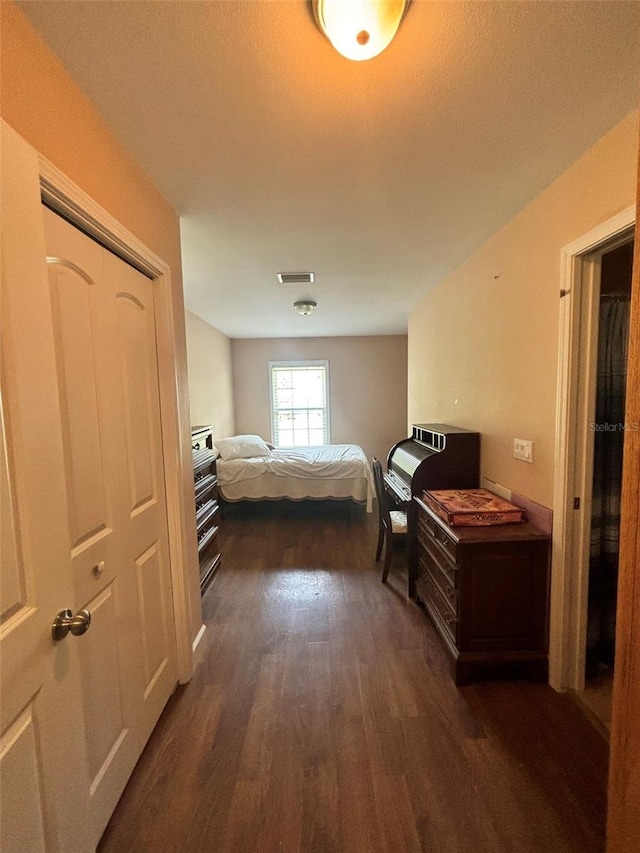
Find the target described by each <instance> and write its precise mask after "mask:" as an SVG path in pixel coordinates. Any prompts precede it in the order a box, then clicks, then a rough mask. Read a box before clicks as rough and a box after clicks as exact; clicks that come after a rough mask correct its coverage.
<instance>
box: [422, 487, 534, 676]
mask: <svg viewBox="0 0 640 853" xmlns="http://www.w3.org/2000/svg"><path fill="white" fill-rule="evenodd" d="M414 500H415V502H416V506H417V540H418V575H417V578H416V585H415V589H416V596H417V597H418V598H419V599H420V600H421V601H422V603H423V604H424V606H425V608H426V610H427V612H428V614H429V615H430V617H431V619H432V620H433V623H434V625H435V627H436V629H437V631H438V633H439V634H440V637H441V638H442V640H443V642H444V645H445V647H446V650H447V652H448V654H449V656H450V658H451V662H452V669H453V675H454V679H455V682H456V684H459V685H462V684H466V683H468V682H469V681H470V680H471V679H472V678H473V677H475V676H477V675H482V674H491V675H492V676H496V675H504V674H508V673H514V672H519V671H520V670H521V669H522V670H525V671H527V673H528V674H529V675H531V676H532V677H535V678H537V679H539V680H544V681H546V679H547V671H548V662H547V652H548V630H549V626H548V622H549V616H548V613H549V606H548V601H549V553H550V548H549V546H550V539H549V536H548V535H547V534H546V533H543V532H542V531H540V530H538V529H537V528H536V527H534V526H533V525H532V524H529V523H528V522H523V523H521V524H503V525H496V526H491V527H459V526H456V527H450V526H448V525H447V524H446V523H445V522H444V521H442V520H441V519H440V518H439V517H438V516H437V515H436V514H435V513H433V512H432V511H431V510H430V509H429V508H428V507H427V506H425V504H424V503H423V502H422V501H421V500H420V499H419V498H415V499H414Z"/></svg>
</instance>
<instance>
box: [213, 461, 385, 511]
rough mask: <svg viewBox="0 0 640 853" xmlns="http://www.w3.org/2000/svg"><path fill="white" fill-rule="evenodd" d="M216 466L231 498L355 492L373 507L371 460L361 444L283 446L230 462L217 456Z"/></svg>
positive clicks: (299, 497) (334, 495)
mask: <svg viewBox="0 0 640 853" xmlns="http://www.w3.org/2000/svg"><path fill="white" fill-rule="evenodd" d="M217 470H218V483H219V486H220V489H221V492H222V495H223V497H225V498H226V499H227V500H241V499H243V498H249V499H253V500H258V499H261V498H282V497H287V498H291V499H293V500H302V499H305V498H312V499H321V498H341V499H342V498H349V497H350V498H352V499H353V500H357V501H366V504H367V512H371V509H372V499H373V484H372V475H371V470H370V466H369V461H368V459H367V457H366V456H365V454H364V451H363V450H362V448H361V447H359V446H358V445H357V444H329V445H325V446H322V447H280V448H277V449H276V450H274V451H272V453H271V454H270V455H269V456H256V457H252V458H250V459H231V460H229V461H227V462H225V461H223V460H221V459H218V462H217ZM258 478H260V479H258ZM252 481H258V482H252ZM300 481H303V482H300Z"/></svg>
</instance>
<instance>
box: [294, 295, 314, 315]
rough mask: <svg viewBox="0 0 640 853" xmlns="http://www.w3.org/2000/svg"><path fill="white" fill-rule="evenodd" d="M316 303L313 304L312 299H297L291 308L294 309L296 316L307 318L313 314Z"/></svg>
mask: <svg viewBox="0 0 640 853" xmlns="http://www.w3.org/2000/svg"><path fill="white" fill-rule="evenodd" d="M317 304H318V303H317V302H314V301H313V299H299V300H298V301H297V302H294V303H293V307H294V308H295V309H296V311H297V312H298V314H302V316H303V317H308V316H309V314H313V312H314V311H315V310H316V306H317Z"/></svg>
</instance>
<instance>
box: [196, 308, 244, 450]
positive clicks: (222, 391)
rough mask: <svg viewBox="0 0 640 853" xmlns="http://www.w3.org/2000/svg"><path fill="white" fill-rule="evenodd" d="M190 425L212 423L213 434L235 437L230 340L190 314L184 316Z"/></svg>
mask: <svg viewBox="0 0 640 853" xmlns="http://www.w3.org/2000/svg"><path fill="white" fill-rule="evenodd" d="M185 317H186V329H187V364H188V366H189V397H190V399H191V423H192V424H213V435H214V438H215V437H216V436H218V435H219V436H225V435H233V434H234V432H235V425H234V417H233V387H232V377H231V341H230V340H229V338H228V337H227V336H226V335H223V334H222V332H219V331H218V330H217V329H214V328H213V326H210V325H209V324H208V323H206V322H205V321H204V320H201V319H200V317H196V315H195V314H192V313H191V312H190V311H187V312H186V313H185Z"/></svg>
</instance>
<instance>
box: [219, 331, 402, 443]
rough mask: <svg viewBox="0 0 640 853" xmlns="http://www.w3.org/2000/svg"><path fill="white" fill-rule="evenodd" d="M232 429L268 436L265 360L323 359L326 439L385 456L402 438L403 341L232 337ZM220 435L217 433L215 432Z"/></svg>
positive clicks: (396, 338) (384, 338) (389, 337)
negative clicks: (326, 367)
mask: <svg viewBox="0 0 640 853" xmlns="http://www.w3.org/2000/svg"><path fill="white" fill-rule="evenodd" d="M231 349H232V353H233V386H234V395H235V412H236V430H237V432H238V433H257V434H258V435H261V436H263V437H264V438H267V440H269V439H270V437H271V416H270V402H269V362H270V361H296V360H309V359H316V358H317V359H327V360H328V362H329V385H330V387H329V394H330V404H331V411H330V418H331V442H332V443H333V444H359V445H360V446H361V447H362V448H363V449H364V451H365V453H366V454H367V456H368V457H371V456H374V455H375V456H378V457H379V458H381V459H386V454H387V453H388V452H389V450H390V448H391V446H392V445H393V444H395V442H396V441H399V440H400V439H401V438H404V437H405V436H406V429H407V339H406V337H404V336H403V335H386V336H381V337H352V338H286V339H285V338H274V339H268V338H265V339H260V340H234V341H232V344H231ZM220 437H222V436H220Z"/></svg>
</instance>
